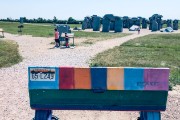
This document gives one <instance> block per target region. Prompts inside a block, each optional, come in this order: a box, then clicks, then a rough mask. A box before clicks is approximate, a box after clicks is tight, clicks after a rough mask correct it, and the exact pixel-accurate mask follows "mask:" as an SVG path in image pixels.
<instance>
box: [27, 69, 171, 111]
mask: <svg viewBox="0 0 180 120" xmlns="http://www.w3.org/2000/svg"><path fill="white" fill-rule="evenodd" d="M28 72H29V97H30V106H31V108H32V109H41V110H43V109H51V110H53V109H59V110H126V111H131V110H133V111H140V110H143V111H144V110H148V111H154V110H157V111H164V110H165V109H166V102H167V96H168V78H169V68H121V67H108V68H106V67H92V68H74V67H29V68H28Z"/></svg>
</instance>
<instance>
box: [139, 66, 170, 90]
mask: <svg viewBox="0 0 180 120" xmlns="http://www.w3.org/2000/svg"><path fill="white" fill-rule="evenodd" d="M168 79H169V69H168V68H145V69H144V82H143V83H142V85H143V86H144V90H166V91H168V89H169V84H168Z"/></svg>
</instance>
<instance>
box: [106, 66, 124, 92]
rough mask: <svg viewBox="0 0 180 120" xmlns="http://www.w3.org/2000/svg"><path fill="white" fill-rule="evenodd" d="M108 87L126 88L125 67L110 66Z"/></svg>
mask: <svg viewBox="0 0 180 120" xmlns="http://www.w3.org/2000/svg"><path fill="white" fill-rule="evenodd" d="M107 89H108V90H124V68H108V70H107Z"/></svg>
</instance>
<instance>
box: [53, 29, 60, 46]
mask: <svg viewBox="0 0 180 120" xmlns="http://www.w3.org/2000/svg"><path fill="white" fill-rule="evenodd" d="M54 31H55V32H54V37H55V43H56V45H55V47H59V32H58V31H57V29H56V28H55V29H54Z"/></svg>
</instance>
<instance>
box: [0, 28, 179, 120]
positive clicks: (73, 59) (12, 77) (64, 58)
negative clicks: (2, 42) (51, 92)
mask: <svg viewBox="0 0 180 120" xmlns="http://www.w3.org/2000/svg"><path fill="white" fill-rule="evenodd" d="M148 34H150V32H148V31H145V32H142V33H141V34H140V35H138V34H137V33H135V34H133V35H130V36H126V37H123V38H116V39H112V40H107V41H102V42H97V43H96V44H93V45H91V46H86V47H83V46H79V47H76V48H75V49H51V48H52V47H53V45H51V44H49V43H50V42H52V41H53V40H52V38H41V37H31V36H18V35H11V34H8V33H6V34H5V36H6V38H7V39H10V40H14V41H16V42H17V43H18V44H19V51H20V54H21V55H22V56H23V58H24V59H23V62H21V63H19V64H17V65H14V66H12V67H9V68H2V69H0V96H1V97H0V103H1V104H0V109H1V110H0V116H1V119H2V120H13V119H14V120H30V119H32V118H33V116H34V111H33V110H31V109H30V107H29V96H28V78H27V76H28V75H27V68H28V66H89V60H90V58H92V57H93V56H95V55H96V54H97V53H100V52H102V51H104V50H107V49H110V48H113V47H115V46H119V45H121V44H122V43H124V42H126V41H128V40H130V39H134V38H137V37H141V36H144V35H148ZM170 96H171V94H170ZM176 98H177V96H176V97H175V99H176ZM179 99H180V97H179V96H178V100H179ZM169 101H170V102H171V98H170V99H169ZM177 104H178V105H179V103H177ZM54 114H55V115H56V116H58V117H60V118H61V120H132V119H135V118H136V117H137V115H138V113H137V112H136V113H134V112H133V113H131V112H114V111H106V112H105V111H55V112H54ZM164 116H165V117H169V113H167V114H166V112H165V113H164ZM170 118H172V117H171V116H170Z"/></svg>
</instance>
